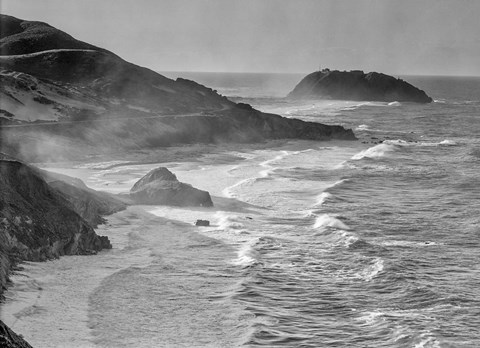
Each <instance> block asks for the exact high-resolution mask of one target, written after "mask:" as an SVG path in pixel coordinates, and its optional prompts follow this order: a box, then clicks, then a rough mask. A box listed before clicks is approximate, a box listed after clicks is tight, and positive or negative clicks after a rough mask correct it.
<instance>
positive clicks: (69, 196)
mask: <svg viewBox="0 0 480 348" xmlns="http://www.w3.org/2000/svg"><path fill="white" fill-rule="evenodd" d="M40 174H41V175H42V177H43V178H44V179H45V181H46V182H47V183H48V184H49V185H50V187H52V188H54V189H55V190H56V191H57V192H58V193H59V194H60V195H61V196H62V197H63V198H65V199H66V200H67V201H68V202H69V203H70V204H71V206H72V207H73V210H74V211H75V212H76V213H77V214H78V215H80V216H81V217H82V218H84V219H85V220H86V221H87V222H88V223H89V224H90V225H91V226H93V227H97V226H98V225H99V224H103V223H105V221H106V220H105V218H104V216H105V215H111V214H113V213H116V212H118V211H120V210H124V209H125V208H126V207H127V206H126V204H125V203H123V202H121V201H120V200H118V199H117V198H115V197H113V196H112V195H110V194H108V193H105V192H99V191H95V190H92V189H90V188H88V187H87V186H86V185H85V184H84V183H83V181H81V180H80V179H76V178H71V177H68V176H66V175H61V174H57V173H51V172H47V171H40Z"/></svg>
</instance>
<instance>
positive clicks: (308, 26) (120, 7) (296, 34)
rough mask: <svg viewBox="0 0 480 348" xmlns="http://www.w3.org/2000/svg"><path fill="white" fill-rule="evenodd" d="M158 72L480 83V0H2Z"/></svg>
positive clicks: (19, 12)
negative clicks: (362, 74)
mask: <svg viewBox="0 0 480 348" xmlns="http://www.w3.org/2000/svg"><path fill="white" fill-rule="evenodd" d="M0 6H1V12H2V13H5V14H9V15H13V16H16V17H19V18H22V19H28V20H39V21H44V22H47V23H49V24H51V25H53V26H55V27H57V28H59V29H61V30H63V31H66V32H67V33H69V34H71V35H72V36H74V37H75V38H77V39H80V40H83V41H86V42H89V43H92V44H94V45H97V46H101V47H104V48H107V49H109V50H111V51H113V52H115V53H116V54H118V55H120V56H121V57H123V58H124V59H126V60H128V61H131V62H134V63H136V64H139V65H143V66H147V67H149V68H151V69H154V70H160V71H240V72H263V71H265V72H311V71H314V70H316V69H318V67H319V66H321V67H329V68H332V69H342V70H344V69H346V70H349V69H362V70H365V71H372V70H375V71H380V72H385V73H390V74H429V75H432V74H433V75H476V76H480V1H477V0H350V1H347V0H324V1H323V0H291V1H287V0H0Z"/></svg>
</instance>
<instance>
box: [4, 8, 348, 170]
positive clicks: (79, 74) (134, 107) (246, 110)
mask: <svg viewBox="0 0 480 348" xmlns="http://www.w3.org/2000/svg"><path fill="white" fill-rule="evenodd" d="M1 21H2V27H5V28H6V29H5V30H3V29H2V36H1V39H0V47H2V53H3V55H2V56H0V98H1V99H2V104H1V106H0V137H1V139H2V142H1V143H0V146H1V147H2V149H3V151H4V152H9V153H13V154H17V155H18V154H19V155H21V156H22V158H29V159H32V158H35V156H41V155H43V154H49V155H50V160H52V159H54V157H55V156H56V154H57V152H58V150H62V151H61V152H62V154H61V156H62V158H63V159H68V158H75V157H76V156H77V155H79V154H81V153H83V154H84V153H85V152H88V153H91V154H95V153H102V152H105V151H107V152H108V151H111V150H115V151H119V150H120V149H123V150H132V149H141V148H142V147H149V148H152V147H158V146H169V145H173V144H185V143H192V142H203V143H209V142H220V141H233V142H235V141H240V142H250V141H262V140H265V139H272V138H274V139H277V138H300V139H321V140H328V139H333V138H340V139H355V137H354V135H353V133H352V132H351V131H350V130H345V129H343V128H342V127H335V126H334V127H333V128H330V126H325V125H320V124H314V123H305V122H302V121H299V120H292V119H286V118H282V117H280V116H277V115H270V114H264V113H261V112H259V111H257V110H254V109H252V108H251V107H249V106H248V105H242V104H238V105H237V104H235V103H233V102H231V101H229V100H228V99H227V98H225V97H223V96H221V95H219V94H218V93H217V92H216V91H214V90H212V89H211V88H208V87H205V86H202V85H200V84H198V83H196V82H194V81H189V80H185V79H181V78H179V79H177V80H171V79H168V78H166V77H164V76H162V75H160V74H158V73H156V72H154V71H152V70H149V69H146V68H143V67H140V66H137V65H135V64H132V63H129V62H126V61H124V60H123V59H121V58H120V57H118V56H117V55H115V54H113V53H111V52H109V51H107V50H104V49H101V48H97V47H95V46H92V45H89V44H86V43H84V42H81V41H78V40H76V39H74V38H72V37H71V36H70V35H68V34H66V33H64V32H62V31H60V30H58V29H55V28H53V27H51V26H49V25H48V24H45V23H40V22H29V21H23V20H20V19H16V18H13V17H9V16H5V15H1ZM4 23H6V24H4ZM25 156H26V157H25Z"/></svg>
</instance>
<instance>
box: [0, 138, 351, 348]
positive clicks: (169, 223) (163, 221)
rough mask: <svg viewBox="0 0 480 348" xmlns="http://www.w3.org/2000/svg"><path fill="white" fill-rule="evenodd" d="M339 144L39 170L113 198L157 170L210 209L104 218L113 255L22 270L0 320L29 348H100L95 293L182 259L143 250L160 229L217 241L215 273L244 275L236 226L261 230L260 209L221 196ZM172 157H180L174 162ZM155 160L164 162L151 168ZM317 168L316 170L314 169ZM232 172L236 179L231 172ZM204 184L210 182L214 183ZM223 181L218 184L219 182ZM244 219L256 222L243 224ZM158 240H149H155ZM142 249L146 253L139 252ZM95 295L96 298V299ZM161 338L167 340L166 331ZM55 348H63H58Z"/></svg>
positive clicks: (191, 153) (193, 149)
mask: <svg viewBox="0 0 480 348" xmlns="http://www.w3.org/2000/svg"><path fill="white" fill-rule="evenodd" d="M342 144H344V145H346V146H350V147H352V145H354V144H353V143H352V142H345V143H343V142H342V141H335V142H332V141H328V142H317V141H270V142H266V143H262V144H253V145H247V146H244V147H242V148H238V146H234V145H233V144H229V145H228V146H222V147H218V146H207V147H204V146H190V147H181V148H178V149H176V151H174V152H171V153H170V156H163V155H164V153H163V152H152V153H147V154H145V153H143V155H144V157H142V158H139V157H138V156H135V155H133V154H131V155H130V156H124V160H123V161H120V160H119V159H114V160H113V161H108V162H95V163H91V162H89V163H82V164H80V163H78V162H76V163H56V164H51V163H50V164H42V165H41V166H40V167H42V168H44V169H50V170H53V171H57V172H59V173H63V174H68V175H74V174H76V176H79V177H80V178H81V179H82V180H84V181H85V183H86V184H87V185H88V186H90V187H92V188H94V189H97V190H106V191H109V192H111V193H120V192H125V190H128V189H129V188H130V187H131V185H132V184H133V182H134V181H135V180H137V179H138V178H139V177H141V176H142V175H143V174H144V173H146V172H148V171H149V170H150V169H152V168H154V167H158V166H160V165H162V166H164V165H165V166H167V167H168V168H170V169H171V170H172V171H173V172H174V173H176V174H177V175H178V177H179V179H181V180H184V181H185V182H188V183H190V184H193V185H194V186H199V187H201V188H203V189H207V190H209V191H210V192H211V193H212V199H213V201H214V204H215V207H214V208H213V209H208V208H187V209H181V208H173V207H161V206H131V207H129V208H127V210H125V211H122V212H119V213H116V214H114V215H110V216H108V217H107V223H106V224H104V225H100V226H99V227H98V228H97V229H96V231H97V233H99V234H101V235H106V236H107V237H109V238H110V240H111V241H112V245H113V249H112V250H109V251H102V252H99V253H98V254H97V255H94V256H91V257H85V256H70V257H62V258H60V259H57V260H53V261H47V262H45V263H26V264H25V266H24V268H25V269H24V271H21V272H18V273H17V274H15V275H13V276H12V280H13V282H14V283H13V285H12V286H11V287H9V289H8V291H7V292H6V297H7V302H6V303H5V304H2V317H1V319H2V320H5V321H6V323H7V324H9V325H11V327H12V329H13V330H16V331H17V332H21V333H23V332H25V333H26V334H25V337H26V339H27V341H29V342H30V343H31V344H32V345H33V346H39V347H40V346H45V345H48V344H47V343H48V342H47V340H51V339H52V335H53V336H55V337H57V339H58V340H59V342H63V343H64V342H66V341H67V340H68V344H66V345H65V346H68V347H88V346H92V345H94V344H97V345H98V346H103V344H106V343H105V342H109V341H110V340H111V339H112V337H104V336H105V335H106V334H105V333H104V332H103V331H102V329H99V328H98V327H99V325H100V326H101V325H102V321H105V320H106V321H107V322H108V319H109V318H103V319H99V318H98V315H97V316H95V315H93V316H92V308H96V307H95V306H96V305H95V304H94V303H93V302H92V296H93V297H95V298H97V297H98V296H100V295H101V292H102V291H101V290H99V289H100V288H101V287H102V286H106V285H107V284H108V279H111V277H113V278H112V279H114V278H115V277H116V276H115V275H116V274H119V273H121V272H122V270H124V271H125V270H128V269H136V270H139V269H142V268H145V267H149V266H152V260H153V259H154V258H156V257H161V258H162V259H168V257H167V255H168V253H169V252H175V251H176V250H179V252H180V253H181V252H182V250H184V249H183V248H184V246H182V244H178V241H177V242H174V241H172V243H177V245H176V246H173V245H172V246H170V247H168V246H167V245H162V246H161V248H162V250H164V251H163V252H159V251H156V252H154V253H153V254H152V248H151V246H152V245H155V243H157V242H158V241H155V240H151V241H150V242H149V243H147V245H149V247H145V240H144V235H145V233H146V234H149V233H150V232H145V231H148V230H151V229H152V228H154V227H153V226H157V227H158V228H160V229H161V230H162V233H166V235H168V231H170V234H172V235H177V234H178V233H180V234H185V233H186V234H185V236H188V235H191V234H192V233H193V234H194V235H198V236H200V237H199V238H200V239H201V240H204V238H207V239H208V240H210V239H209V238H214V239H212V241H215V242H214V244H213V246H210V245H209V244H208V243H210V242H208V243H207V245H209V246H208V247H212V248H213V249H214V250H215V251H213V252H212V254H213V255H215V254H216V253H218V250H219V249H218V247H219V245H222V247H221V250H223V249H224V248H226V249H225V252H226V253H227V254H228V255H229V256H228V260H225V261H222V265H224V266H221V267H220V268H222V267H227V269H230V271H229V272H230V273H231V272H232V269H233V270H236V271H234V272H237V271H241V270H242V269H243V267H246V266H248V265H249V264H250V263H251V262H252V260H253V259H252V257H251V255H250V252H251V250H250V249H251V243H252V241H255V240H256V238H253V239H252V238H251V237H250V236H249V235H248V234H244V233H245V232H242V231H243V229H238V226H240V225H241V224H245V225H246V227H247V226H250V227H247V228H252V229H259V228H260V226H261V224H262V222H261V221H262V220H261V219H259V217H260V216H261V214H262V211H263V210H264V209H265V208H261V207H259V206H256V205H252V204H249V203H245V202H241V201H239V200H237V199H235V198H234V196H233V197H229V196H228V195H226V188H229V187H232V188H236V187H237V185H238V184H239V183H241V182H243V181H245V180H246V179H248V178H249V177H250V176H252V175H253V176H257V175H259V176H260V177H263V176H264V175H266V174H267V172H268V171H269V170H270V163H271V162H272V161H274V160H275V159H276V158H278V157H279V156H280V155H282V154H283V153H285V151H287V150H288V151H287V152H291V153H292V154H293V153H302V152H304V151H305V150H308V149H310V148H312V147H318V148H322V147H326V148H330V147H331V146H340V147H341V146H342ZM355 146H358V144H355ZM167 151H168V149H166V150H165V152H167ZM199 152H201V153H202V155H201V156H198V153H199ZM327 152H328V151H327ZM174 153H175V154H179V153H180V154H181V155H177V156H175V155H173V154H174ZM254 153H259V154H264V155H262V156H264V157H263V159H262V157H259V159H258V160H257V162H258V163H257V162H256V163H257V165H255V166H254V167H252V168H251V169H248V170H247V171H246V172H245V173H243V174H242V176H241V177H236V176H235V175H233V173H235V171H236V170H238V169H237V167H238V166H239V165H240V164H244V162H245V161H249V160H248V158H251V156H252V155H251V154H254ZM265 156H266V157H265ZM347 158H348V156H347ZM159 159H163V160H165V161H166V162H165V161H160V162H156V160H159ZM140 163H142V164H140ZM319 165H321V164H320V163H319ZM51 166H52V167H51ZM217 168H221V169H217ZM219 170H220V171H219ZM232 170H233V172H230V171H232ZM195 173H202V175H201V176H200V177H199V176H198V175H196V174H195ZM132 175H133V177H132ZM232 175H233V176H232ZM206 178H211V180H207V179H206ZM220 178H222V179H221V180H220V181H219V179H220ZM227 191H228V190H227ZM266 209H267V210H264V211H265V212H267V211H268V208H266ZM259 214H260V215H259ZM247 217H248V219H253V220H248V219H247ZM199 218H206V219H209V220H211V221H212V223H213V226H211V227H210V228H196V227H194V226H193V222H194V221H195V220H196V219H199ZM170 219H174V220H175V221H174V220H170ZM246 219H247V220H246ZM143 221H147V222H146V223H145V222H143ZM180 221H181V222H180ZM149 226H150V227H149ZM145 229H146V230H145ZM152 231H153V230H152ZM156 234H157V233H151V235H152V236H153V235H156ZM195 238H197V237H195ZM142 239H143V240H142ZM222 240H223V242H222ZM162 241H163V242H165V241H166V239H165V238H163V239H162ZM224 242H227V244H228V245H230V246H228V247H226V245H227V244H224ZM181 243H183V242H181ZM202 243H203V242H202ZM218 243H220V244H218ZM163 244H164V243H163ZM196 244H198V243H197V242H195V244H194V245H196ZM140 245H143V246H142V247H139V246H140ZM232 248H233V249H232ZM122 253H123V254H122ZM126 253H128V257H125V256H126V255H127V254H126ZM120 254H122V255H123V256H122V255H120ZM152 255H153V256H152ZM117 256H118V257H120V259H119V258H118V257H117ZM123 257H125V258H123ZM172 257H174V258H178V257H180V256H178V255H176V256H172ZM119 260H120V261H119ZM185 262H187V263H186V264H185V265H186V266H185V267H187V268H192V266H193V268H192V269H196V268H195V264H196V263H197V262H198V260H194V259H192V258H190V259H187V260H185ZM187 265H190V266H187ZM72 270H78V272H80V274H78V273H77V271H76V272H75V273H74V274H69V273H71V272H72ZM49 274H50V275H49ZM229 277H230V278H231V277H232V276H229ZM234 278H235V277H233V278H232V279H234ZM55 279H57V280H55ZM75 279H76V280H75ZM166 279H168V278H166ZM175 279H177V278H175ZM214 279H215V277H214ZM227 279H228V278H227ZM227 283H228V284H227V285H225V286H226V289H232V287H233V289H235V284H234V283H235V282H233V283H231V282H227ZM171 284H173V283H171V281H170V283H168V286H170V285H171ZM222 284H223V283H222ZM217 290H218V289H217ZM98 291H100V295H99V292H98ZM212 291H213V290H212ZM231 291H233V293H235V291H236V290H224V291H223V293H224V295H220V299H221V300H220V302H221V303H222V306H223V305H226V304H224V303H223V302H222V301H225V303H228V306H230V305H231V304H230V302H231V301H230V300H228V298H229V296H231ZM225 294H226V295H225ZM225 296H226V297H225ZM100 297H101V296H100ZM59 302H60V303H61V304H62V305H61V306H59V305H58V303H59ZM98 306H100V307H98V308H96V310H97V312H98V311H102V306H101V305H98ZM228 306H227V307H228ZM192 310H193V307H192ZM66 311H67V313H71V314H68V315H69V319H68V321H65V320H62V316H63V315H64V314H65V312H66ZM94 312H95V310H94ZM47 313H48V314H47ZM232 313H233V314H232ZM242 313H243V311H242V310H241V309H238V310H233V312H231V313H230V314H231V315H233V316H234V317H241V316H242V315H245V313H244V314H242ZM45 315H48V318H49V320H48V321H46V320H44V319H42V318H45ZM215 315H216V314H215ZM251 320H253V319H252V317H250V316H248V315H247V316H246V317H244V319H242V320H240V324H238V320H237V319H235V320H233V321H234V322H236V323H237V324H235V325H240V327H241V329H240V330H238V328H236V329H235V330H233V328H232V329H231V331H232V332H236V336H235V337H230V338H229V342H227V343H226V344H227V345H231V344H235V345H236V344H239V343H238V342H241V341H243V340H245V337H246V336H248V327H250V324H248V323H249V322H250V321H251ZM32 328H34V329H32ZM166 330H167V332H170V331H168V329H166ZM219 330H220V329H219ZM222 330H223V329H222ZM45 332H50V336H49V335H45ZM170 334H171V335H172V337H173V335H174V332H173V331H171V332H170ZM29 335H31V336H29ZM107 336H108V335H107ZM42 337H43V338H42ZM172 337H171V338H172ZM42 339H43V340H44V341H42ZM172 339H173V338H172ZM203 339H205V338H203ZM216 339H220V338H219V337H217V338H216ZM63 343H62V344H63ZM57 346H60V347H61V346H62V345H57ZM105 346H108V344H107V345H105ZM144 346H145V347H147V346H148V344H147V343H146V342H145V345H144Z"/></svg>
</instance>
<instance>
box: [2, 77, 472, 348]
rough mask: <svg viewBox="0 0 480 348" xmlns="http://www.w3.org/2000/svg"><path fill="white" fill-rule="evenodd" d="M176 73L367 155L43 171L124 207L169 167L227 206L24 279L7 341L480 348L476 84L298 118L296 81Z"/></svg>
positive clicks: (40, 266)
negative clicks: (321, 130)
mask: <svg viewBox="0 0 480 348" xmlns="http://www.w3.org/2000/svg"><path fill="white" fill-rule="evenodd" d="M164 74H165V75H167V76H168V77H172V78H175V77H180V76H181V77H184V78H189V79H193V80H195V81H197V82H199V83H202V84H205V85H207V86H209V87H212V88H214V89H216V90H218V92H219V93H221V94H223V95H226V96H227V97H229V98H231V99H232V100H234V101H237V102H243V103H249V104H251V105H252V106H253V107H255V108H257V109H259V110H261V111H265V112H272V113H277V114H280V115H282V116H285V117H295V118H300V119H303V120H308V121H316V122H321V123H326V124H339V125H342V126H345V127H347V128H352V129H353V130H354V132H355V134H356V136H357V137H358V138H359V140H358V141H328V142H315V141H272V142H268V143H265V144H257V145H228V146H227V145H218V146H217V147H215V148H214V149H213V150H212V151H210V152H209V153H207V154H205V155H204V156H199V157H198V158H197V159H195V160H184V159H182V157H181V156H179V157H178V158H176V159H175V161H172V160H170V159H169V162H167V163H145V164H138V163H132V162H129V161H117V162H102V163H75V164H72V165H71V166H67V165H63V166H53V165H51V164H48V165H47V164H43V165H41V166H42V167H44V168H47V169H50V170H54V171H58V172H62V173H65V174H69V175H74V176H78V177H80V178H81V179H83V180H84V181H85V182H86V183H87V185H89V186H90V187H92V188H95V189H101V190H104V191H108V192H112V193H120V192H127V191H128V190H129V189H130V187H131V186H132V185H133V184H134V183H135V181H136V180H138V179H139V178H140V177H141V176H143V175H144V174H146V173H147V172H148V171H149V170H151V169H153V168H156V167H158V166H167V167H168V168H169V169H170V170H171V171H172V172H174V173H175V174H176V175H177V177H178V179H179V180H180V181H183V182H187V183H190V184H192V185H193V186H195V187H197V188H200V189H204V190H208V191H209V192H210V193H211V195H212V198H213V202H214V204H215V206H214V207H213V208H190V209H181V208H172V207H164V206H134V207H130V208H128V209H127V210H126V211H123V212H119V213H117V214H115V215H112V216H110V217H108V223H107V224H105V225H103V226H100V227H99V228H98V233H99V234H103V235H107V236H108V237H109V238H110V240H111V241H112V244H113V249H112V250H110V251H103V252H100V253H99V254H98V255H96V256H88V257H85V256H72V257H62V258H61V259H59V260H54V261H48V262H45V263H26V264H25V265H24V266H25V267H24V270H23V271H22V272H19V273H18V274H16V275H14V276H13V280H14V285H13V286H11V287H10V288H9V290H8V291H7V293H6V297H7V302H6V303H5V304H4V305H2V312H1V319H2V320H4V321H5V322H6V323H7V325H10V326H11V327H12V329H14V330H15V331H17V332H18V333H21V334H22V335H23V336H24V337H25V338H26V339H27V340H28V341H29V342H30V343H31V344H32V345H33V346H35V347H256V346H264V347H372V348H373V347H480V174H479V173H480V136H479V135H480V78H474V77H430V76H428V77H427V76H410V77H409V76H407V77H403V78H404V79H405V80H406V81H408V82H410V83H412V84H413V85H415V86H417V87H419V88H421V89H424V90H425V91H426V92H427V94H428V95H430V96H431V97H432V98H433V99H434V100H435V102H433V103H431V104H408V103H398V102H393V103H381V102H358V101H334V100H325V101H288V100H286V99H284V98H283V97H284V96H285V95H286V94H287V93H288V92H289V91H290V90H291V89H293V87H294V86H295V84H296V83H298V82H299V81H300V79H301V78H302V75H299V74H233V73H232V74H226V73H225V74H224V73H164ZM196 219H207V220H210V222H211V226H209V227H195V226H193V222H194V221H195V220H196Z"/></svg>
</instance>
